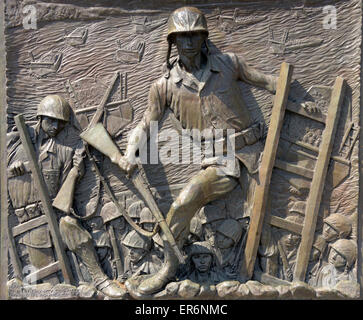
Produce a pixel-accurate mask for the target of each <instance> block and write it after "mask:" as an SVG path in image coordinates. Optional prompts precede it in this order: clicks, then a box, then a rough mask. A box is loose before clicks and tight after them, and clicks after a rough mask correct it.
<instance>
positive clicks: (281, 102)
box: [241, 62, 293, 278]
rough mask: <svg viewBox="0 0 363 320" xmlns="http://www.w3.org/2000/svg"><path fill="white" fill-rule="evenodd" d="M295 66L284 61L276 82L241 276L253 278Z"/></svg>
mask: <svg viewBox="0 0 363 320" xmlns="http://www.w3.org/2000/svg"><path fill="white" fill-rule="evenodd" d="M292 72H293V66H292V65H289V64H288V63H285V62H284V63H282V65H281V69H280V76H279V79H278V81H277V88H276V95H275V98H274V104H273V107H272V114H271V120H270V126H269V130H268V134H267V139H266V143H265V148H264V152H263V157H262V162H261V167H260V170H259V179H258V184H257V185H256V190H255V195H254V203H253V207H252V213H251V223H250V227H249V231H248V236H247V243H246V249H245V251H244V259H243V261H244V265H242V268H241V275H242V276H247V277H248V278H251V277H252V274H253V269H254V265H255V260H256V255H257V249H258V245H259V243H260V237H261V231H262V225H263V219H264V216H265V210H266V204H267V199H268V193H269V185H270V180H271V175H272V169H273V166H274V162H275V158H276V152H277V146H278V143H279V138H280V131H281V127H282V123H283V119H284V115H285V109H286V101H287V96H288V93H289V89H290V83H291V77H292Z"/></svg>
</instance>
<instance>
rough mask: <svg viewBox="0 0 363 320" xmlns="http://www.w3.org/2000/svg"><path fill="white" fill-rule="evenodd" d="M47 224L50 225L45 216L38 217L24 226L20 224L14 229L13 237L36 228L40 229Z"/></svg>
mask: <svg viewBox="0 0 363 320" xmlns="http://www.w3.org/2000/svg"><path fill="white" fill-rule="evenodd" d="M46 223H48V220H47V217H46V216H44V215H43V216H40V217H37V218H35V219H31V220H29V221H27V222H24V223H22V224H19V225H17V226H15V227H14V228H13V237H16V236H18V235H19V234H22V233H24V232H27V231H29V230H31V229H34V228H36V227H39V226H41V225H43V224H46Z"/></svg>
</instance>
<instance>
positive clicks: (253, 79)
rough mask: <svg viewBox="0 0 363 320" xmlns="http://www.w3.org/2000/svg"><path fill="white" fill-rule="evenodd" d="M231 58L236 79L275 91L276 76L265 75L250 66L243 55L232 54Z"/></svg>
mask: <svg viewBox="0 0 363 320" xmlns="http://www.w3.org/2000/svg"><path fill="white" fill-rule="evenodd" d="M231 59H232V62H233V64H234V66H235V70H236V75H237V78H238V80H241V81H244V82H247V83H249V84H252V85H255V86H258V87H261V88H264V89H266V90H268V91H270V92H272V93H275V92H276V82H277V77H275V76H273V75H266V74H264V73H262V72H260V71H258V70H257V69H255V68H253V67H250V66H249V65H248V64H247V63H246V60H245V59H244V58H243V57H239V56H237V55H235V54H232V55H231Z"/></svg>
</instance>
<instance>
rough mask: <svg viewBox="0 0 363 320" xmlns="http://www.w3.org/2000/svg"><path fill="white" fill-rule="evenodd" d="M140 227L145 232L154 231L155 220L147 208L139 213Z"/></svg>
mask: <svg viewBox="0 0 363 320" xmlns="http://www.w3.org/2000/svg"><path fill="white" fill-rule="evenodd" d="M139 223H140V225H141V226H142V228H143V229H145V230H147V231H150V232H151V231H152V230H153V229H154V225H155V223H156V219H155V218H154V215H153V214H152V212H151V211H150V209H149V208H148V207H145V208H143V209H142V210H141V212H140V222H139Z"/></svg>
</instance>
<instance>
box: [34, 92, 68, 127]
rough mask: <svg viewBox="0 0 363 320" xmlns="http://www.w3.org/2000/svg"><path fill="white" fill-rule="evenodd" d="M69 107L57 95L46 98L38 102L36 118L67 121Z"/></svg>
mask: <svg viewBox="0 0 363 320" xmlns="http://www.w3.org/2000/svg"><path fill="white" fill-rule="evenodd" d="M69 115H70V106H69V103H68V102H67V101H66V100H65V99H64V98H63V97H61V96H59V95H55V94H53V95H49V96H46V97H45V98H44V99H43V100H42V101H40V103H39V105H38V109H37V117H39V116H47V117H50V118H54V119H58V120H62V121H66V122H68V121H69Z"/></svg>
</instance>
